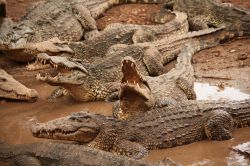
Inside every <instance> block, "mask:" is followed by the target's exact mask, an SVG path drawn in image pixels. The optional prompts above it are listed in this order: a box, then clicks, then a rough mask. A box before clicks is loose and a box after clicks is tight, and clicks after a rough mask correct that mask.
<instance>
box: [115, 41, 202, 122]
mask: <svg viewBox="0 0 250 166" xmlns="http://www.w3.org/2000/svg"><path fill="white" fill-rule="evenodd" d="M198 49H199V48H198ZM195 52H196V50H195V49H193V48H192V45H191V44H190V45H187V46H186V47H184V48H183V50H182V51H181V53H180V54H179V55H178V59H177V61H178V63H177V64H176V66H175V68H173V69H172V70H170V71H169V72H168V73H166V74H162V75H160V76H157V77H150V76H143V75H141V74H140V71H139V70H138V67H137V64H136V62H135V60H134V59H133V58H132V57H130V56H128V57H125V58H124V59H123V61H122V79H121V85H120V92H119V101H118V102H117V103H115V105H114V108H113V109H114V110H113V114H114V116H115V117H117V118H119V119H123V120H125V119H128V118H131V117H134V116H139V115H140V114H142V113H145V112H146V111H150V110H151V109H152V108H155V107H163V106H169V105H175V104H176V103H178V102H183V101H185V100H194V99H196V94H195V92H194V89H193V83H194V80H195V78H194V70H193V67H192V64H191V59H192V55H193V54H194V53H195Z"/></svg>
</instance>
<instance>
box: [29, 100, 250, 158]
mask: <svg viewBox="0 0 250 166" xmlns="http://www.w3.org/2000/svg"><path fill="white" fill-rule="evenodd" d="M249 115H250V100H244V101H218V102H214V101H213V102H211V101H190V102H187V103H181V104H178V105H175V106H171V107H162V108H157V109H154V110H152V111H148V112H146V113H145V114H142V115H141V116H140V118H131V119H129V120H127V121H124V120H119V119H116V118H114V117H110V116H104V115H100V114H93V113H89V112H78V113H72V114H70V115H68V116H66V117H61V118H58V119H54V120H51V121H48V122H45V123H38V122H37V121H36V120H34V119H32V120H30V121H29V126H30V129H31V131H32V133H33V136H35V137H38V138H47V139H55V140H67V141H75V142H80V143H84V144H87V146H90V147H94V148H97V149H101V150H105V151H110V152H114V153H118V154H122V155H126V156H129V157H134V158H137V159H138V158H142V157H143V156H145V155H146V154H147V151H148V150H151V149H163V148H171V147H175V146H180V145H185V144H190V143H193V142H196V141H201V140H205V139H210V140H217V141H222V140H228V139H231V138H232V130H233V129H234V128H237V127H247V126H249V125H250V116H249Z"/></svg>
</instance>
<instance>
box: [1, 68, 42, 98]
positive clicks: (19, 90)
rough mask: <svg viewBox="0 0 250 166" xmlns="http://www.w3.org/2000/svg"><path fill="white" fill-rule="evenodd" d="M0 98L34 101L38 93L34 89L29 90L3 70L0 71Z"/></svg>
mask: <svg viewBox="0 0 250 166" xmlns="http://www.w3.org/2000/svg"><path fill="white" fill-rule="evenodd" d="M0 98H6V99H14V100H24V101H25V100H26V101H35V100H36V99H37V98H38V93H37V92H36V90H34V89H29V88H27V87H26V86H24V85H23V84H21V83H20V82H18V81H17V80H15V79H14V78H13V77H12V76H11V75H9V74H8V73H7V72H6V71H4V70H3V69H0Z"/></svg>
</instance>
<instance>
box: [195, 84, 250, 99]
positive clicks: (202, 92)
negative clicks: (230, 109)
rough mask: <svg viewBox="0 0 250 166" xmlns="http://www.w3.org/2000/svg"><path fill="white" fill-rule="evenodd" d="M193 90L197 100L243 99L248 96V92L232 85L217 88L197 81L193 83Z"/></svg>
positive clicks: (249, 96)
mask: <svg viewBox="0 0 250 166" xmlns="http://www.w3.org/2000/svg"><path fill="white" fill-rule="evenodd" d="M194 91H195V93H196V97H197V100H245V99H249V98H250V95H249V94H246V93H244V92H241V91H240V90H239V89H236V88H233V87H222V88H219V87H218V86H211V85H209V84H205V83H199V82H195V83H194Z"/></svg>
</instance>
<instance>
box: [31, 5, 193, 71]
mask: <svg viewBox="0 0 250 166" xmlns="http://www.w3.org/2000/svg"><path fill="white" fill-rule="evenodd" d="M158 15H160V16H159V17H157V16H158ZM169 17H170V18H171V20H170V21H169V19H168V18H169ZM154 18H155V22H159V24H157V25H133V24H125V25H123V24H119V23H115V24H110V25H109V26H108V27H106V28H105V29H104V30H103V31H101V32H99V33H98V34H96V35H95V37H90V39H88V40H85V41H81V42H63V41H60V40H55V39H51V40H48V41H45V42H40V43H30V44H29V45H28V47H30V48H32V49H33V48H36V49H35V50H41V51H40V52H42V51H44V53H47V54H48V55H60V56H65V57H71V58H77V59H81V60H85V61H86V62H89V63H94V62H99V61H101V59H102V58H103V57H105V56H108V55H107V51H108V49H109V48H110V47H111V46H112V45H115V44H128V45H130V44H134V43H140V42H148V41H153V40H155V39H160V38H164V37H169V38H173V37H174V36H176V35H180V34H185V33H187V31H188V23H187V15H186V14H185V13H180V12H169V11H167V10H165V9H164V10H161V11H160V12H159V13H157V14H156V16H154ZM90 34H91V33H90ZM48 47H50V48H49V50H53V54H51V53H50V52H49V51H47V50H44V48H48ZM61 50H65V52H64V53H61ZM66 50H67V51H66ZM66 52H67V53H66ZM33 54H34V56H35V55H36V54H37V52H36V51H35V52H34V53H33ZM36 66H38V68H39V67H40V65H39V62H36V63H35V64H32V65H29V66H28V68H29V69H36V68H37V67H36Z"/></svg>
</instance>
